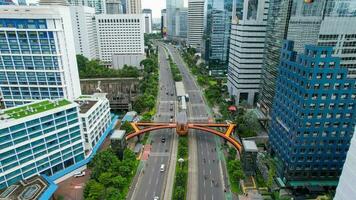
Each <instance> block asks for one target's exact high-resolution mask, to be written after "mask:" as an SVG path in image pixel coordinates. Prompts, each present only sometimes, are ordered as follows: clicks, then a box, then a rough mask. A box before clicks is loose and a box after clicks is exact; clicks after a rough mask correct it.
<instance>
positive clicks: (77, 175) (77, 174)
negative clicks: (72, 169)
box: [73, 171, 85, 178]
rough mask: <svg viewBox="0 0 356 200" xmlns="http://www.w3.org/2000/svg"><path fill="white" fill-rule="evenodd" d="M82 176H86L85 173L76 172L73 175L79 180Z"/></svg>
mask: <svg viewBox="0 0 356 200" xmlns="http://www.w3.org/2000/svg"><path fill="white" fill-rule="evenodd" d="M82 176H85V171H81V172H76V173H74V175H73V177H74V178H78V177H82Z"/></svg>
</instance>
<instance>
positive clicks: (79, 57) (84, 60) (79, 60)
mask: <svg viewBox="0 0 356 200" xmlns="http://www.w3.org/2000/svg"><path fill="white" fill-rule="evenodd" d="M88 61H89V59H88V58H86V57H85V56H83V55H80V54H78V55H77V64H78V69H79V70H81V69H85V66H86V64H87V62H88Z"/></svg>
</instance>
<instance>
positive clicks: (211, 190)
mask: <svg viewBox="0 0 356 200" xmlns="http://www.w3.org/2000/svg"><path fill="white" fill-rule="evenodd" d="M166 47H168V49H169V52H170V54H171V55H172V58H173V60H174V62H175V63H176V64H177V66H178V68H179V70H180V71H181V73H182V76H183V83H184V87H185V90H186V92H187V93H188V94H189V98H190V101H189V103H190V107H191V109H190V112H189V121H201V122H202V121H204V122H207V120H208V113H207V110H206V105H205V102H204V101H203V97H202V93H201V91H200V90H199V87H198V86H197V85H196V84H195V82H194V78H193V77H192V75H191V74H190V72H189V71H188V69H187V68H186V67H185V64H184V61H183V59H182V58H181V56H180V54H179V52H178V51H177V50H176V49H175V48H174V47H173V46H172V45H166ZM195 133H196V136H197V137H196V139H197V142H196V144H197V149H198V155H197V159H198V180H197V182H196V183H197V184H196V187H198V199H199V200H210V199H211V200H214V199H215V200H223V199H225V194H224V187H223V186H222V177H221V171H220V166H219V160H218V158H217V152H216V151H215V149H216V143H215V137H217V136H214V135H211V134H210V133H206V132H202V131H195ZM189 178H190V177H189Z"/></svg>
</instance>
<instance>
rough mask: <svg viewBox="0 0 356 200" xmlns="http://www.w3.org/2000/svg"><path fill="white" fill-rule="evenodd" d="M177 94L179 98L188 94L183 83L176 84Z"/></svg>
mask: <svg viewBox="0 0 356 200" xmlns="http://www.w3.org/2000/svg"><path fill="white" fill-rule="evenodd" d="M176 92H177V96H178V97H179V96H184V95H185V94H186V92H185V89H184V85H183V82H182V81H179V82H176Z"/></svg>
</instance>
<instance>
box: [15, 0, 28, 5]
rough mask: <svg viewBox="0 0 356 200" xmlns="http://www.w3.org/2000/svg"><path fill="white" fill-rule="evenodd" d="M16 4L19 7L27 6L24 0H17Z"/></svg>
mask: <svg viewBox="0 0 356 200" xmlns="http://www.w3.org/2000/svg"><path fill="white" fill-rule="evenodd" d="M17 2H18V4H19V5H20V6H26V5H27V3H26V0H17Z"/></svg>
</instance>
